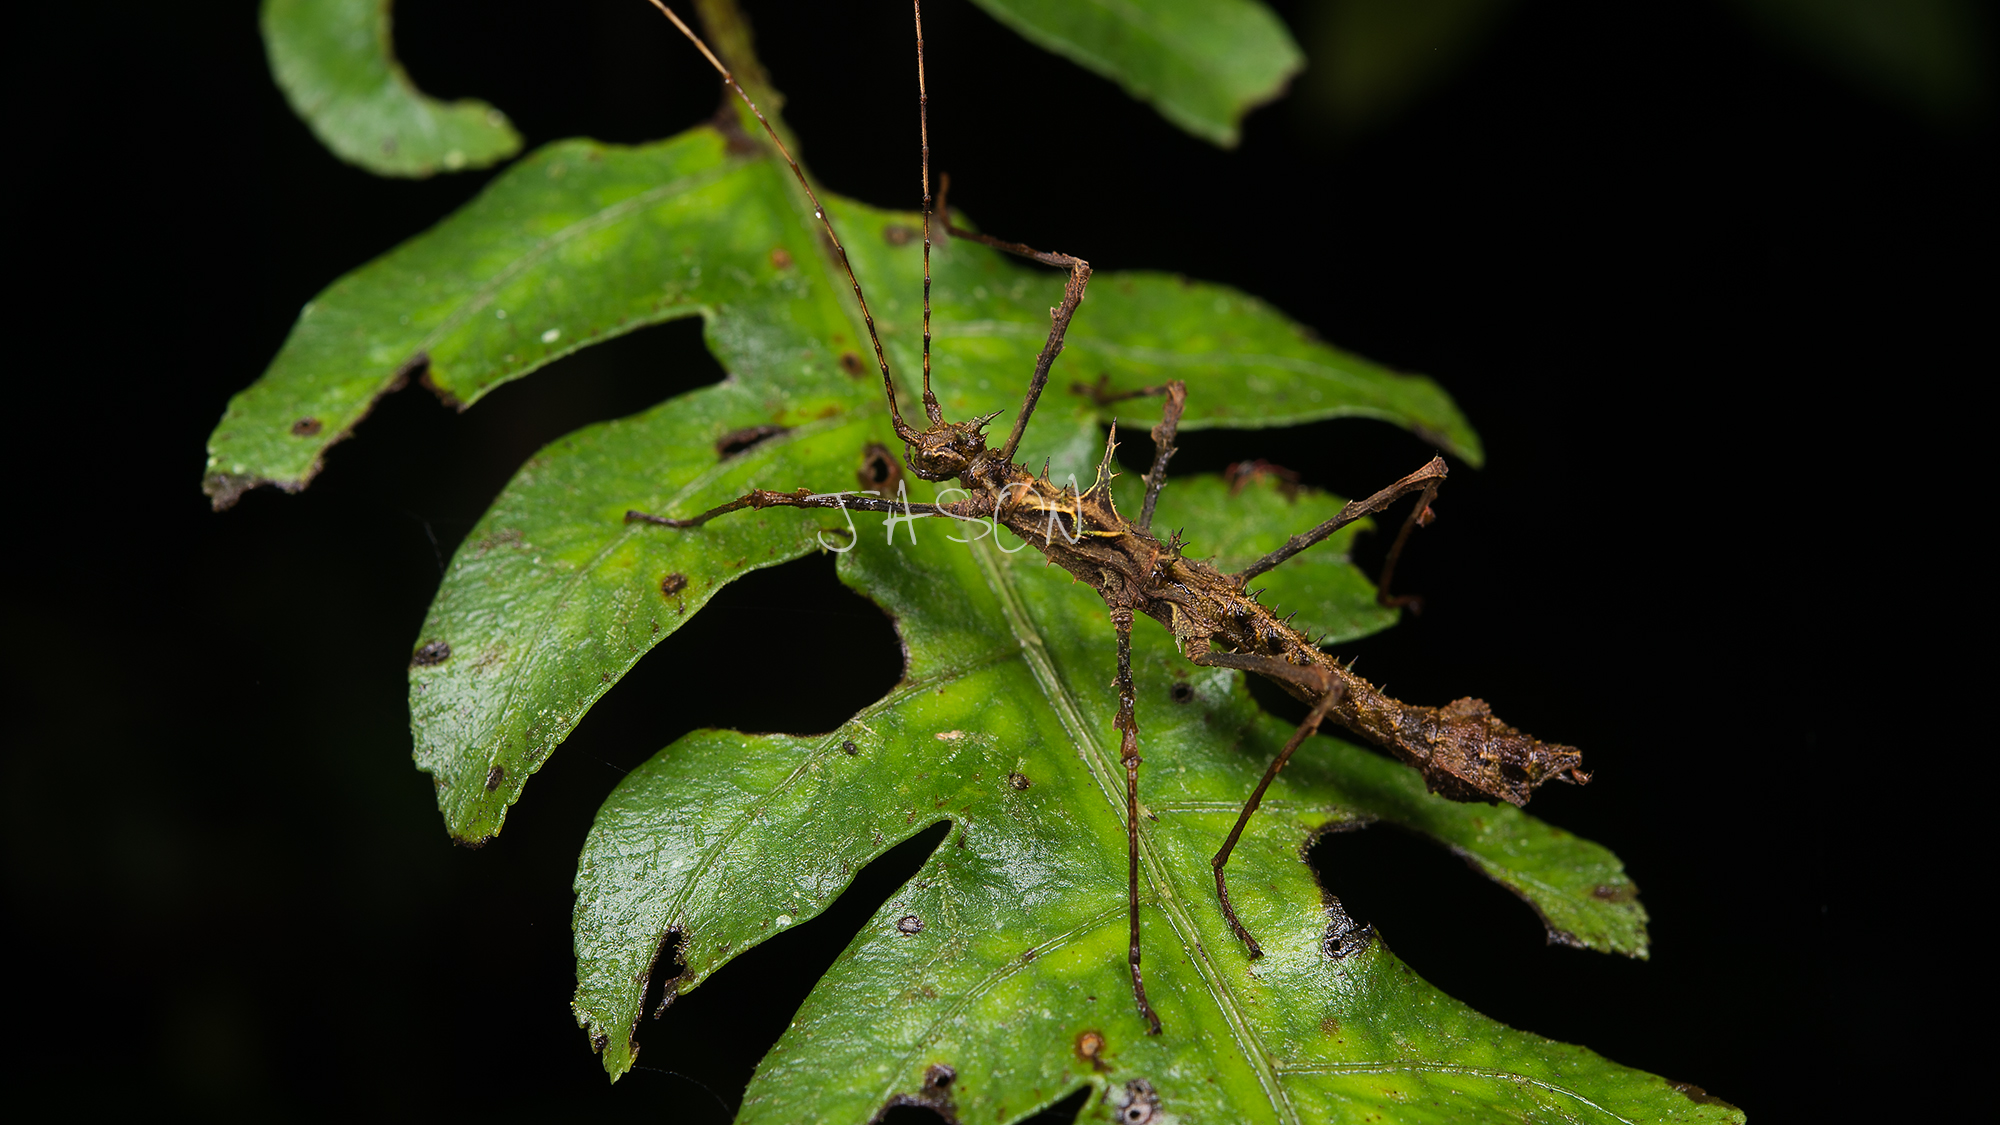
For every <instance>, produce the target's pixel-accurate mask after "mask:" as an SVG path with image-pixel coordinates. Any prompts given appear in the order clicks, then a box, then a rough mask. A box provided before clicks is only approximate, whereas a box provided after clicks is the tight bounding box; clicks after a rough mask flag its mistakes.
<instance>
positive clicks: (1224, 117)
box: [974, 0, 1305, 148]
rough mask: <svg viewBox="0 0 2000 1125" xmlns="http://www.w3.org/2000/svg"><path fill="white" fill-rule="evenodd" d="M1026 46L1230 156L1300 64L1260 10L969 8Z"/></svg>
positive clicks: (1157, 5) (1052, 0)
mask: <svg viewBox="0 0 2000 1125" xmlns="http://www.w3.org/2000/svg"><path fill="white" fill-rule="evenodd" d="M974 3H976V4H978V5H979V6H980V7H981V8H984V9H985V10H986V11H987V13H988V14H990V15H991V16H992V17H993V18H994V19H997V20H999V21H1000V22H1001V23H1004V24H1006V25H1007V26H1008V27H1011V28H1013V29H1014V30H1015V31H1017V32H1019V33H1020V34H1021V36H1022V37H1023V38H1025V39H1027V40H1028V41H1029V42H1032V43H1034V44H1036V45H1037V46H1039V47H1042V48H1043V49H1045V50H1048V51H1052V52H1054V53H1056V54H1058V55H1061V56H1063V57H1064V58H1066V59H1069V60H1070V61H1071V62H1074V63H1076V64H1077V65H1078V66H1081V67H1083V68H1084V69H1086V70H1090V71H1094V72H1095V73H1097V74H1101V75H1103V76H1104V77H1106V78H1109V79H1111V80H1112V81H1113V82H1116V83H1118V84H1119V85H1120V86H1123V87H1124V88H1125V90H1126V92H1127V93H1129V94H1131V95H1132V96H1133V97H1135V98H1138V99H1139V100H1140V101H1143V102H1147V103H1149V104H1151V105H1152V106H1153V108H1155V109H1157V110H1159V111H1160V116H1162V117H1164V118H1166V119H1167V120H1168V121H1171V122H1173V123H1174V124H1175V125H1176V126H1178V127H1180V128H1181V129H1183V130H1186V131H1187V132H1189V133H1192V134H1194V135H1195V136H1197V137H1200V138H1201V139H1203V140H1205V141H1208V142H1210V143H1212V144H1217V145H1221V146H1222V147H1224V148H1233V147H1235V145H1236V142H1237V140H1238V139H1239V138H1240V136H1241V126H1242V122H1243V115H1244V114H1246V113H1248V112H1250V110H1251V109H1253V108H1255V107H1256V106H1259V105H1262V104H1263V103H1265V102H1267V101H1270V100H1271V99H1273V98H1276V97H1277V96H1278V95H1279V94H1281V93H1283V92H1284V88H1285V83H1286V82H1288V81H1290V80H1291V77H1292V75H1294V74H1297V73H1298V72H1299V68H1300V67H1302V66H1304V65H1305V54H1304V53H1303V52H1301V51H1300V50H1299V46H1298V44H1297V43H1295V42H1293V40H1292V35H1291V32H1289V31H1287V30H1285V25H1284V22H1283V21H1282V20H1280V19H1279V18H1278V17H1277V15H1276V14H1274V13H1273V12H1272V11H1271V10H1270V9H1269V8H1267V7H1265V6H1264V5H1263V4H1260V3H1258V2H1257V0H1150V2H1148V3H1144V4H1134V3H1128V2H1123V0H974Z"/></svg>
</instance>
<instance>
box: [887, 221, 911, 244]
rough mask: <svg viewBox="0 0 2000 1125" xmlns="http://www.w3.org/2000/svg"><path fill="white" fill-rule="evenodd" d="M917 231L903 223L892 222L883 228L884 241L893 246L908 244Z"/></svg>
mask: <svg viewBox="0 0 2000 1125" xmlns="http://www.w3.org/2000/svg"><path fill="white" fill-rule="evenodd" d="M915 237H917V232H916V231H914V230H912V229H910V228H909V227H906V226H904V225H903V224H901V223H890V224H889V225H887V226H885V227H883V228H882V241H884V242H886V243H888V244H889V245H891V246H908V245H909V244H910V240H911V239H913V238H915Z"/></svg>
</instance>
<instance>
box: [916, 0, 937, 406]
mask: <svg viewBox="0 0 2000 1125" xmlns="http://www.w3.org/2000/svg"><path fill="white" fill-rule="evenodd" d="M910 2H911V4H912V5H913V6H914V7H915V8H916V12H917V133H918V135H919V136H920V137H922V138H923V145H924V414H925V415H926V416H927V417H929V418H930V420H931V425H933V426H935V425H937V424H938V423H940V422H942V421H944V411H943V410H942V409H941V408H940V407H939V406H938V400H937V396H936V395H935V394H932V393H931V95H930V91H928V90H926V89H925V88H924V0H910Z"/></svg>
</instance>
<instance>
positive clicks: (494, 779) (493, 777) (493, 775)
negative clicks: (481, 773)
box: [486, 766, 507, 793]
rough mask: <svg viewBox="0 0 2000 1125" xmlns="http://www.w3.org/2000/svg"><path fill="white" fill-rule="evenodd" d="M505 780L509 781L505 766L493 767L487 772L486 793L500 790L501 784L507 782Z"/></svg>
mask: <svg viewBox="0 0 2000 1125" xmlns="http://www.w3.org/2000/svg"><path fill="white" fill-rule="evenodd" d="M505 780H507V767H505V766H494V767H493V768H492V769H490V770H487V771H486V791H487V792H488V793H491V792H493V791H494V790H495V789H498V788H500V783H501V782H502V781H505Z"/></svg>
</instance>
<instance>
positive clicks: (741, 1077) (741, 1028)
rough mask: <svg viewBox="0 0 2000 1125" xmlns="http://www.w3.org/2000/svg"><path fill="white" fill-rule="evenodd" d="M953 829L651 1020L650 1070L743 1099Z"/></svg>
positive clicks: (881, 862)
mask: <svg viewBox="0 0 2000 1125" xmlns="http://www.w3.org/2000/svg"><path fill="white" fill-rule="evenodd" d="M950 829H951V822H950V821H940V822H938V823H937V824H933V825H931V826H930V827H929V828H926V829H925V830H924V831H922V832H920V833H918V834H917V835H915V836H913V837H911V838H910V839H908V840H905V841H903V842H902V843H900V844H898V845H896V846H895V847H893V848H891V849H889V850H888V851H887V852H884V853H883V854H882V855H880V856H877V857H876V858H875V860H874V861H873V862H871V863H869V864H868V865H867V866H866V867H863V868H862V869H861V870H860V871H859V872H858V873H857V874H856V875H855V877H854V882H853V883H852V884H850V885H849V886H848V888H847V890H845V891H843V892H841V895H840V897H839V898H837V899H835V900H834V901H833V904H832V905H830V906H828V907H827V908H826V910H825V912H823V913H822V914H820V915H819V916H818V917H817V918H813V919H811V920H809V921H805V922H801V923H799V924H798V925H796V926H793V927H791V928H789V929H787V930H784V931H783V932H781V933H778V934H776V935H774V936H773V937H771V938H770V939H768V940H766V941H764V942H763V943H762V944H759V945H757V946H755V947H753V948H751V949H749V950H746V951H745V952H744V953H743V954H742V955H740V956H738V957H737V958H736V959H735V960H733V961H731V962H729V963H728V964H727V965H724V966H723V967H722V968H721V969H718V970H717V971H716V973H715V975H714V976H712V977H710V978H709V979H708V980H706V981H704V982H702V985H701V987H699V988H697V989H694V990H693V991H691V992H689V993H687V994H686V995H684V996H681V997H679V998H678V999H676V1000H675V1001H674V1004H673V1006H672V1007H670V1008H668V1009H667V1012H666V1015H665V1016H663V1017H661V1019H660V1020H659V1021H658V1022H657V1023H655V1022H653V1021H651V1020H648V1021H646V1023H645V1025H644V1028H643V1031H642V1034H643V1035H644V1036H645V1038H644V1043H645V1054H644V1055H643V1057H642V1058H643V1062H645V1063H646V1064H649V1065H653V1066H658V1067H665V1068H666V1069H668V1070H672V1071H675V1072H676V1073H680V1074H685V1075H688V1076H690V1077H693V1078H696V1079H698V1080H700V1081H701V1082H703V1083H705V1084H706V1085H708V1086H710V1087H712V1088H713V1089H715V1090H718V1091H721V1092H722V1093H723V1094H724V1096H725V1097H727V1096H730V1092H731V1091H734V1092H735V1097H736V1098H738V1099H739V1100H740V1098H741V1096H742V1095H741V1092H742V1090H743V1089H744V1088H745V1087H746V1086H748V1085H749V1083H750V1075H751V1073H752V1072H753V1071H754V1070H755V1069H756V1067H757V1062H758V1060H760V1059H761V1058H763V1057H764V1054H765V1053H766V1052H767V1051H769V1050H770V1049H771V1046H772V1044H774V1043H776V1042H777V1041H778V1037H779V1036H780V1035H782V1034H784V1032H785V1029H786V1027H787V1026H788V1025H789V1024H790V1022H791V1019H792V1014H793V1013H794V1012H796V1011H797V1010H798V1006H799V1004H800V1003H802V1002H803V1001H804V1000H805V998H806V994H807V993H808V992H811V991H812V988H813V986H814V985H815V984H817V983H819V979H820V977H821V976H823V975H825V973H826V970H827V968H828V967H829V966H831V965H832V964H833V961H834V959H835V958H836V957H838V956H840V953H841V951H842V950H843V949H846V948H847V945H848V943H849V942H851V941H853V940H854V935H855V934H857V933H859V932H860V931H861V927H862V926H864V925H866V924H867V923H868V920H869V919H870V918H872V917H873V916H874V914H875V912H876V911H878V910H880V909H881V908H882V904H883V903H884V902H887V901H888V899H889V896H890V895H892V894H895V893H896V891H897V889H898V888H900V887H901V886H903V884H905V883H907V882H909V881H910V879H911V878H913V877H914V876H915V875H916V873H917V869H918V868H920V867H922V866H923V865H924V863H925V861H926V860H928V859H929V858H930V857H931V853H933V852H935V851H936V850H937V849H938V846H939V845H940V844H942V843H943V842H944V838H945V834H946V833H947V832H948V831H950ZM661 959H662V960H663V961H664V960H665V958H664V957H662V958H661ZM655 975H656V976H660V975H664V970H661V971H659V972H656V974H655ZM648 1000H649V1002H650V1001H651V1000H652V998H651V997H650V996H649V997H648ZM917 1120H923V1119H922V1118H918V1119H917Z"/></svg>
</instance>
